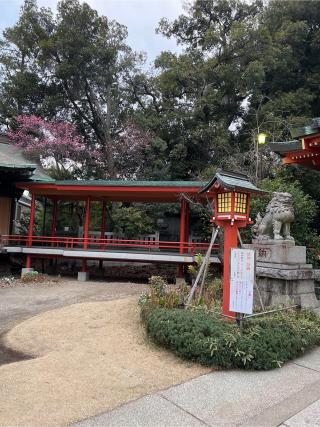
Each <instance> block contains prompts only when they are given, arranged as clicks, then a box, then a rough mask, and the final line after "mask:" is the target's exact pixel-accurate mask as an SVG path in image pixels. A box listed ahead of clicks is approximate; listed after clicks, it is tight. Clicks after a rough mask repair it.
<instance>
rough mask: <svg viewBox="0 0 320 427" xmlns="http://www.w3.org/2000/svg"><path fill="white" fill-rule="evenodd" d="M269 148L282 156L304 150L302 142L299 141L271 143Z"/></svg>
mask: <svg viewBox="0 0 320 427" xmlns="http://www.w3.org/2000/svg"><path fill="white" fill-rule="evenodd" d="M268 146H269V148H270V149H271V151H274V152H275V153H279V154H282V153H287V152H290V151H298V150H302V141H301V140H298V139H294V140H292V141H277V142H269V143H268Z"/></svg>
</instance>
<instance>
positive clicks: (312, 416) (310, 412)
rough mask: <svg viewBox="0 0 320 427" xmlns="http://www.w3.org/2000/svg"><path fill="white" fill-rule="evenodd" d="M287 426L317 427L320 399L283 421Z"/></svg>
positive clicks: (319, 422)
mask: <svg viewBox="0 0 320 427" xmlns="http://www.w3.org/2000/svg"><path fill="white" fill-rule="evenodd" d="M283 424H284V425H285V426H288V427H318V426H320V400H317V401H316V402H314V403H312V404H311V405H310V406H308V407H307V408H305V409H303V410H302V411H300V412H298V413H297V414H296V415H294V416H293V417H292V418H290V419H289V420H287V421H285V422H284V423H283Z"/></svg>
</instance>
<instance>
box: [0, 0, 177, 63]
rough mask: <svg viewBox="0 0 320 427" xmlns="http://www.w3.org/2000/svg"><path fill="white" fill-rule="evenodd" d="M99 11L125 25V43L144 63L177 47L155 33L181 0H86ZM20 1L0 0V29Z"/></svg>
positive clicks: (44, 0) (50, 0) (48, 0)
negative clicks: (143, 57) (142, 55)
mask: <svg viewBox="0 0 320 427" xmlns="http://www.w3.org/2000/svg"><path fill="white" fill-rule="evenodd" d="M87 3H89V4H90V6H91V7H92V8H94V9H96V10H97V11H98V12H99V14H101V15H106V16H107V17H108V18H111V19H115V20H117V21H118V22H119V23H121V24H124V25H126V27H127V28H128V33H129V35H128V44H129V45H130V46H131V47H132V48H133V49H134V50H136V51H144V52H146V53H147V55H148V63H149V62H150V61H153V60H154V58H155V57H156V56H157V55H158V54H159V53H160V52H161V51H163V50H174V51H177V50H180V49H179V48H178V47H177V46H176V43H175V41H174V40H168V39H166V38H164V37H162V36H161V35H157V34H155V28H156V27H157V26H158V22H159V20H160V19H161V18H162V17H166V18H169V19H170V20H172V19H174V18H176V17H178V16H179V15H180V14H181V13H183V4H184V3H185V1H184V0H87ZM22 4H23V0H0V31H1V32H2V31H3V29H4V28H6V27H9V26H11V25H13V24H14V23H15V22H16V21H17V19H18V16H19V9H20V7H21V5H22ZM38 4H39V5H40V6H46V7H48V6H49V7H51V8H52V9H53V10H55V8H56V4H57V1H56V0H38Z"/></svg>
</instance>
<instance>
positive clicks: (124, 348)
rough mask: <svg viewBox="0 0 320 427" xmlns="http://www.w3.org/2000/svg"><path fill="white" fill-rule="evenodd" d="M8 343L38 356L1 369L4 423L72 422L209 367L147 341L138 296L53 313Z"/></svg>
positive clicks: (0, 416)
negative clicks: (191, 361)
mask: <svg viewBox="0 0 320 427" xmlns="http://www.w3.org/2000/svg"><path fill="white" fill-rule="evenodd" d="M7 344H8V345H9V346H10V347H12V348H14V349H15V350H19V351H23V352H27V353H29V354H33V355H35V356H38V357H37V358H35V359H31V360H27V361H22V362H19V363H13V364H10V365H5V366H3V367H1V368H0V393H1V405H0V406H1V409H0V423H1V425H24V426H26V425H29V426H30V425H32V426H40V425H41V426H42V425H65V424H67V423H71V422H74V421H77V420H80V419H83V418H86V417H89V416H92V415H95V414H97V413H100V412H102V411H105V410H109V409H112V408H114V407H116V406H118V405H120V404H123V403H125V402H128V401H129V400H132V399H135V398H138V397H140V396H143V395H145V394H148V393H152V392H155V391H157V390H160V389H163V388H167V387H169V386H171V385H174V384H178V383H181V382H184V381H186V380H188V379H190V378H193V377H196V376H198V375H201V374H203V373H205V372H208V369H206V368H203V367H200V366H197V365H194V364H191V363H188V362H183V361H181V360H179V359H177V358H175V357H174V356H173V355H172V354H170V353H168V352H166V351H164V350H160V349H159V348H156V347H155V346H153V345H152V344H150V343H148V342H147V341H146V338H145V335H144V331H143V328H142V326H141V324H140V321H139V313H138V308H137V305H136V297H130V298H125V299H119V300H114V301H107V302H93V303H83V304H75V305H72V306H69V307H65V308H62V309H58V310H53V311H48V312H46V313H43V314H41V315H38V316H36V317H33V318H31V319H29V320H27V321H25V322H23V323H21V324H19V325H18V326H16V327H15V328H14V329H12V330H11V331H10V333H9V334H8V336H7Z"/></svg>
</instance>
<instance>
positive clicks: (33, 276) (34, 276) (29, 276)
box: [20, 271, 47, 283]
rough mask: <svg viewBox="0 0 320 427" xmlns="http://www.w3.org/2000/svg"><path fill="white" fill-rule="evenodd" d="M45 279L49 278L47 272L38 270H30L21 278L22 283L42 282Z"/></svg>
mask: <svg viewBox="0 0 320 427" xmlns="http://www.w3.org/2000/svg"><path fill="white" fill-rule="evenodd" d="M45 280H47V276H46V275H45V274H41V273H38V271H29V272H28V273H25V274H24V275H23V276H22V277H21V279H20V281H21V282H22V283H41V282H44V281H45Z"/></svg>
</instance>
